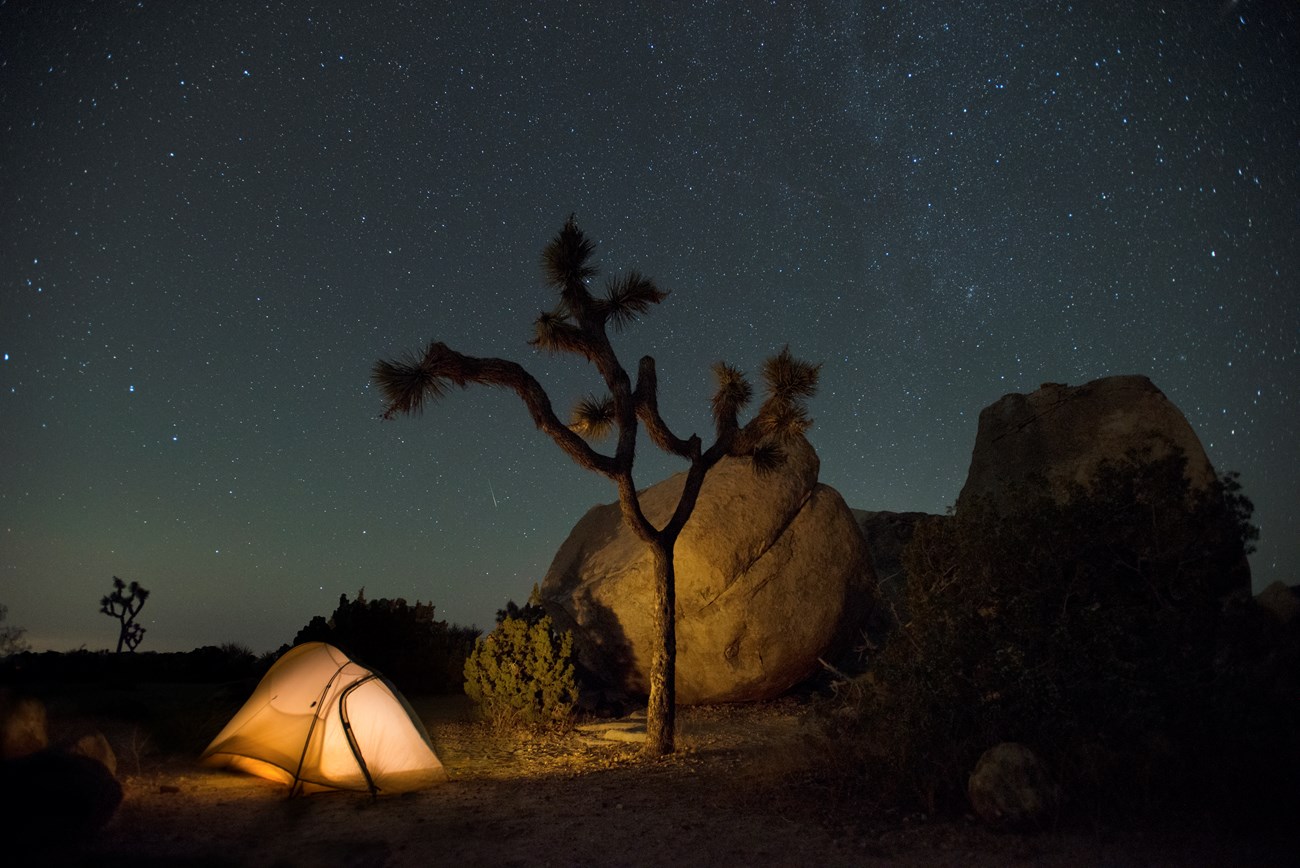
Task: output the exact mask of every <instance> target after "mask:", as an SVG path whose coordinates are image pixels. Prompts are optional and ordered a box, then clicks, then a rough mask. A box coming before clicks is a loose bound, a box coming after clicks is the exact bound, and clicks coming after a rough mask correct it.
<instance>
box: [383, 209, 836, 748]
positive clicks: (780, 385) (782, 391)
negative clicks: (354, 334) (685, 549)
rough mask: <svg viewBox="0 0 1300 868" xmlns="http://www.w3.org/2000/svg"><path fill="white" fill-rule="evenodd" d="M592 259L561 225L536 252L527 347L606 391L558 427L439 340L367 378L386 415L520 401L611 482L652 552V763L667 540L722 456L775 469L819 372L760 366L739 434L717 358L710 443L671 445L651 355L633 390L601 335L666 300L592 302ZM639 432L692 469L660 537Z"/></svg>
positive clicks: (670, 600) (662, 692)
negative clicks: (586, 374) (646, 492)
mask: <svg viewBox="0 0 1300 868" xmlns="http://www.w3.org/2000/svg"><path fill="white" fill-rule="evenodd" d="M595 250H596V245H595V243H594V242H593V241H591V240H590V239H589V238H587V236H586V235H585V234H584V233H583V232H582V230H581V229H579V228H578V226H577V224H576V223H575V222H574V219H573V217H572V216H571V217H570V218H569V220H568V221H567V222H566V223H565V224H564V226H563V228H561V230H560V232H559V233H558V234H557V235H556V236H555V237H554V238H553V239H551V242H550V243H549V244H547V245H546V247H545V248H544V249H543V251H542V271H543V274H544V275H545V278H546V282H547V283H548V284H549V285H550V286H551V288H552V289H554V290H555V291H556V293H557V295H558V301H557V304H556V306H555V307H554V308H553V309H552V310H550V311H548V312H545V313H543V314H541V315H540V316H539V317H538V318H537V320H536V322H535V323H534V338H533V341H532V343H533V344H534V345H535V346H538V347H541V348H542V349H546V350H549V351H551V352H557V353H571V354H573V355H575V356H578V357H581V358H583V359H585V360H586V361H587V362H589V363H591V364H592V365H593V366H594V367H595V368H596V371H597V372H598V373H599V375H600V379H601V381H602V382H603V384H604V387H605V389H606V390H607V393H606V394H598V395H597V394H594V395H591V396H589V397H587V398H584V399H582V400H581V401H579V402H578V403H577V405H576V406H575V407H574V408H573V411H572V413H571V416H570V421H569V423H568V424H565V423H564V422H562V421H560V418H559V417H558V416H557V415H556V414H555V411H554V409H553V408H552V404H551V399H550V397H549V396H548V395H547V393H546V391H545V389H543V388H542V386H541V384H540V383H538V382H537V380H536V379H535V378H534V377H533V376H532V375H531V374H530V373H528V371H526V370H525V369H524V368H523V367H521V366H520V365H518V364H517V363H515V362H511V361H507V360H505V359H497V358H476V357H474V356H466V355H463V354H461V353H458V352H456V351H455V350H453V349H451V348H450V347H448V346H447V345H446V344H443V343H438V342H431V343H430V344H429V345H428V346H427V347H426V348H425V349H424V351H423V352H420V353H407V354H406V355H405V356H403V357H401V358H398V359H394V360H380V361H379V362H377V363H376V364H375V367H374V373H373V378H374V382H375V384H376V385H377V386H378V387H379V388H380V390H381V391H382V392H383V394H384V398H385V400H386V401H387V402H388V406H387V407H386V409H385V410H384V413H383V415H384V418H392V417H394V416H396V415H398V414H409V413H417V412H419V411H421V410H422V409H423V407H424V404H425V402H426V401H427V400H434V399H437V398H439V397H441V396H442V395H444V394H446V392H447V390H448V389H449V388H451V387H452V386H459V387H461V388H465V387H467V386H469V385H470V384H477V385H483V386H499V387H503V388H506V389H510V390H511V391H513V392H514V393H515V394H516V395H518V396H519V398H520V399H521V400H522V401H523V402H524V404H525V406H526V407H527V408H528V412H529V414H530V415H531V417H532V419H533V423H534V424H535V425H536V426H537V428H538V430H540V431H542V432H544V433H545V434H547V435H548V436H549V437H551V439H553V440H554V441H555V443H556V445H558V446H559V447H560V449H561V450H562V451H563V452H564V453H565V454H566V455H568V456H569V458H571V459H572V460H573V461H574V462H576V463H577V464H578V465H579V466H581V467H584V468H586V469H587V470H591V471H593V472H595V473H600V474H601V475H603V476H605V477H607V478H609V479H610V481H612V482H613V483H614V484H615V486H616V487H617V489H618V499H619V503H620V505H621V507H622V514H623V520H624V522H625V523H626V525H627V526H628V528H629V529H630V530H631V531H632V532H633V533H634V534H636V536H637V538H638V539H640V540H641V541H643V542H644V543H645V544H646V545H647V546H648V547H649V548H650V550H651V552H652V553H653V555H654V565H655V588H654V600H655V604H654V613H653V623H654V626H655V636H656V643H655V648H654V651H653V654H652V655H651V663H650V696H649V699H648V707H647V712H646V717H647V731H648V737H647V739H646V752H647V753H649V754H652V755H662V754H666V753H670V752H671V751H672V750H673V747H674V719H675V718H674V715H675V713H676V694H675V684H676V682H675V667H676V654H677V645H676V632H675V630H676V621H675V619H676V577H675V573H674V572H673V549H674V546H675V545H676V543H677V538H678V536H679V535H680V534H681V532H682V528H683V527H684V526H685V524H686V522H687V520H689V519H690V516H691V513H692V511H693V510H694V509H695V503H696V499H697V498H698V496H699V492H700V487H701V486H702V485H703V483H704V478H705V476H706V474H708V472H709V470H710V469H712V468H713V467H714V466H715V465H716V464H717V463H718V462H719V461H721V460H722V458H723V457H725V456H728V455H730V456H737V457H742V456H743V457H748V458H750V459H752V460H753V462H754V467H755V469H757V470H759V471H763V470H770V469H772V468H774V467H776V466H777V465H779V464H780V463H781V462H782V461H783V460H784V453H783V451H782V448H781V446H782V444H783V443H786V442H789V438H791V437H794V436H797V435H799V434H802V433H803V432H804V431H806V430H807V428H808V426H809V425H811V424H812V422H811V420H810V419H809V417H808V413H807V407H806V401H807V399H808V398H810V397H812V395H813V394H814V393H815V392H816V391H817V377H818V372H819V366H818V365H811V364H808V363H806V362H801V361H799V360H798V359H795V358H794V357H793V356H792V355H791V354H790V352H789V350H788V349H786V350H783V351H782V352H781V353H779V354H778V355H776V356H773V357H771V358H769V359H768V360H767V362H766V363H764V365H763V379H764V381H765V385H766V387H767V389H766V392H767V393H766V396H765V398H764V401H763V403H762V404H761V405H760V406H759V410H758V413H757V414H756V415H755V416H754V417H753V418H752V419H750V421H749V422H747V423H746V424H745V425H743V426H742V425H741V424H740V421H739V414H740V413H741V412H742V411H743V410H744V409H745V408H746V407H747V406H748V405H749V403H750V401H751V399H752V398H753V394H754V390H753V387H752V386H751V385H750V383H749V381H748V379H747V378H746V377H745V375H744V374H743V373H742V372H741V371H740V370H738V369H736V368H734V367H732V366H731V365H728V364H726V363H725V362H721V361H720V362H718V363H716V364H715V365H714V366H713V372H714V375H715V377H716V378H717V390H716V391H715V393H714V395H713V399H712V409H713V419H714V436H715V439H714V442H713V444H712V445H711V446H707V447H706V446H705V445H704V443H703V441H702V440H701V438H700V437H699V436H697V435H694V434H692V435H691V436H689V437H686V438H682V437H679V436H677V434H675V433H673V431H672V430H671V429H670V428H669V427H668V424H667V422H665V421H664V419H663V417H662V416H661V415H660V413H659V380H658V375H657V374H656V373H655V360H654V359H653V358H652V357H651V356H643V357H642V358H641V361H640V363H639V365H638V367H637V372H636V382H635V384H633V380H632V377H631V376H630V375H629V374H628V372H627V370H626V369H625V368H624V367H623V364H622V362H620V361H619V358H618V356H617V354H616V353H615V352H614V347H613V344H612V343H611V342H610V338H609V329H610V328H611V327H612V328H613V329H614V330H615V331H618V330H621V329H622V328H623V327H624V326H625V325H628V324H630V323H631V322H633V321H634V320H636V318H637V317H639V316H641V315H643V314H645V313H647V312H648V311H649V310H650V307H651V305H656V304H659V303H660V302H662V301H663V300H664V299H665V298H667V296H668V293H666V292H664V291H662V290H660V289H659V288H658V287H657V286H656V285H655V283H654V281H652V280H651V279H649V278H648V277H645V276H644V275H642V274H639V273H637V272H635V271H627V272H625V273H624V274H623V275H622V276H620V277H617V278H612V279H610V280H609V281H608V282H607V283H606V286H605V293H604V294H603V295H593V294H592V292H591V288H590V284H591V282H592V281H593V280H594V278H595V277H596V275H597V274H598V273H599V269H598V268H597V267H596V263H595V260H594V258H593V257H594V254H595ZM642 425H644V426H645V430H646V433H647V434H648V435H649V436H650V440H651V441H652V442H653V443H654V444H655V446H657V447H658V448H659V449H661V450H663V451H664V452H666V453H668V454H670V455H675V456H677V457H679V458H682V459H684V460H685V461H687V462H688V463H689V465H690V467H689V469H688V470H687V473H686V481H685V484H684V485H683V488H682V495H681V498H680V500H679V501H678V503H677V508H676V509H675V510H674V512H673V515H672V516H671V517H670V518H669V519H668V521H667V522H666V523H665V524H664V526H663V527H658V528H657V527H655V526H653V525H652V524H651V523H650V521H649V520H648V519H647V518H646V516H645V514H644V513H643V512H642V511H641V502H640V498H639V496H638V494H637V488H636V484H635V482H634V481H633V478H632V466H633V463H634V461H635V458H636V439H637V432H638V431H639V429H640V427H641V426H642ZM609 434H614V435H615V439H616V442H617V445H616V446H615V449H614V452H613V454H605V453H601V452H597V451H596V450H595V449H593V448H592V447H591V446H590V445H589V444H588V443H587V441H586V440H585V439H584V438H590V439H600V438H602V437H605V436H607V435H609Z"/></svg>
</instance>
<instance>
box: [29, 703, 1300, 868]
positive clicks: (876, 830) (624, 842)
mask: <svg viewBox="0 0 1300 868" xmlns="http://www.w3.org/2000/svg"><path fill="white" fill-rule="evenodd" d="M416 707H417V710H418V711H419V713H420V714H421V716H422V717H423V718H425V720H426V723H428V725H429V728H430V732H431V734H432V736H433V740H434V744H435V748H436V749H437V751H438V754H439V756H440V757H441V759H442V760H443V763H444V764H445V766H446V767H447V770H448V773H449V777H450V780H449V782H448V783H446V784H444V785H441V786H438V787H435V788H431V789H428V790H425V791H422V792H418V793H411V794H406V795H402V796H392V797H379V798H374V799H372V798H370V797H369V796H365V795H358V794H351V793H331V794H317V795H312V796H307V797H300V798H295V799H287V798H286V788H285V787H283V786H279V785H275V784H272V783H269V782H266V781H262V780H260V779H257V778H252V777H247V776H243V775H239V774H235V773H229V772H223V771H212V770H208V769H205V768H202V767H200V766H198V765H196V764H195V763H194V762H193V761H192V760H189V759H185V758H177V757H149V758H146V759H145V760H143V761H141V760H139V759H136V761H135V762H134V763H133V762H132V761H131V758H127V759H126V761H125V762H124V763H123V765H124V768H123V769H122V774H121V775H120V777H121V779H122V781H123V785H124V789H125V798H124V801H123V803H122V806H121V808H120V809H119V811H118V813H117V815H116V817H115V818H114V819H113V821H112V822H111V823H110V824H109V826H108V827H107V828H105V829H104V830H103V831H102V832H101V833H100V834H99V835H98V836H96V837H95V838H94V839H93V840H90V841H84V842H73V843H72V845H71V846H68V847H63V848H60V849H57V850H52V851H49V852H46V853H38V854H35V856H34V863H33V864H50V865H57V864H64V865H97V866H98V865H106V866H114V865H121V866H127V865H130V866H132V868H140V866H151V865H179V866H214V868H215V866H268V868H270V866H274V868H289V866H339V868H343V866H346V868H379V866H408V865H409V866H417V865H418V866H434V865H493V866H497V865H541V866H546V865H557V866H559V865H594V866H604V865H609V866H621V865H627V866H693V865H700V866H713V868H716V866H729V865H792V866H793V865H801V866H802V865H808V866H814V865H952V866H959V865H960V866H966V865H999V866H1002V865H1008V866H1009V865H1045V866H1051V865H1231V864H1239V865H1268V864H1278V865H1282V864H1288V860H1289V859H1291V858H1293V856H1294V853H1293V852H1292V851H1288V850H1285V849H1279V847H1280V845H1278V844H1276V843H1274V844H1266V843H1263V842H1259V841H1240V840H1234V839H1231V838H1224V837H1222V836H1211V835H1208V834H1198V833H1195V832H1193V833H1190V834H1188V833H1184V832H1176V833H1175V832H1168V831H1165V832H1160V833H1152V834H1151V835H1144V834H1142V833H1128V834H1125V835H1123V836H1119V837H1116V836H1113V835H1096V834H1093V833H1086V832H1071V833H1047V834H1038V835H1032V836H1019V835H1006V834H997V833H993V832H991V831H988V830H986V829H984V828H982V827H980V826H979V825H978V824H976V823H975V822H974V821H972V820H971V819H969V818H965V819H958V820H955V821H946V822H942V823H935V822H930V821H927V820H925V819H924V818H900V817H892V818H885V819H882V818H878V817H877V818H871V817H867V816H859V814H858V813H857V811H856V810H855V807H854V805H852V804H849V803H846V801H845V797H844V796H842V795H837V794H836V793H834V792H831V791H829V790H827V789H826V788H825V787H824V786H819V785H818V784H817V783H816V781H815V779H814V778H812V777H810V776H809V775H807V774H806V773H805V772H804V769H805V768H806V767H807V761H808V758H809V751H810V750H812V749H813V748H811V747H810V744H811V743H812V742H810V740H809V736H810V735H811V734H812V732H813V730H812V727H811V724H810V723H809V722H808V721H807V720H806V713H805V710H804V709H803V707H802V706H801V705H800V704H799V703H797V702H794V701H790V700H787V701H784V702H778V703H774V704H767V705H761V706H750V707H744V708H740V707H725V708H712V709H709V708H701V709H685V710H684V711H683V713H682V715H681V719H680V729H679V731H680V738H679V744H680V750H679V751H678V752H677V753H676V754H675V755H673V756H671V757H668V758H664V759H658V760H646V759H643V758H641V757H640V755H639V754H638V752H637V748H636V747H634V746H631V745H626V744H616V743H608V744H606V743H600V744H593V743H591V741H590V740H587V739H583V738H581V737H579V736H578V735H576V734H574V735H569V736H565V737H562V738H546V739H502V738H499V737H496V736H494V735H492V734H491V733H490V732H488V731H486V730H485V729H484V728H482V727H481V726H478V725H477V724H473V723H471V722H470V721H469V720H468V718H467V715H466V709H465V707H464V705H463V704H455V703H452V704H448V703H446V702H445V701H443V702H442V703H436V702H435V703H433V704H426V705H421V704H419V703H417V705H416Z"/></svg>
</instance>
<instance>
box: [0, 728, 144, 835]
mask: <svg viewBox="0 0 1300 868" xmlns="http://www.w3.org/2000/svg"><path fill="white" fill-rule="evenodd" d="M0 799H3V801H4V806H5V810H3V811H0V840H3V841H5V842H8V843H11V844H17V845H18V846H19V847H20V849H25V850H36V849H42V848H50V847H54V848H57V847H59V846H63V845H71V844H72V843H74V842H76V841H77V839H78V838H81V837H84V836H86V835H89V834H91V833H93V832H96V831H98V830H99V829H101V828H102V827H103V826H104V824H106V823H107V822H108V821H109V820H110V819H111V818H112V816H113V812H114V811H116V810H117V806H118V805H119V804H121V802H122V787H121V785H120V784H119V783H118V782H117V778H115V777H114V776H113V774H112V773H111V772H109V770H108V769H107V768H105V766H104V764H103V763H102V762H100V761H98V760H94V759H91V758H89V757H86V756H80V755H77V754H72V753H67V752H65V751H61V750H56V749H46V750H43V751H39V752H37V753H33V754H29V755H27V756H24V757H19V758H18V759H12V760H5V761H4V762H0Z"/></svg>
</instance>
